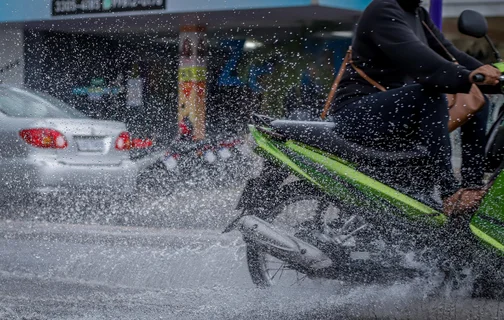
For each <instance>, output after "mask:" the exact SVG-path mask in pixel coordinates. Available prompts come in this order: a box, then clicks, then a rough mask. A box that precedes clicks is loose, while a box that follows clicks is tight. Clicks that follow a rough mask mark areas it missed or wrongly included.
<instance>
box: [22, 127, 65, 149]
mask: <svg viewBox="0 0 504 320" xmlns="http://www.w3.org/2000/svg"><path fill="white" fill-rule="evenodd" d="M19 135H20V136H21V138H23V140H24V141H26V142H27V143H29V144H30V145H32V146H34V147H37V148H46V149H65V148H66V147H67V146H68V142H67V141H66V139H65V136H64V135H63V134H62V133H61V132H59V131H57V130H54V129H48V128H34V129H25V130H21V131H20V132H19Z"/></svg>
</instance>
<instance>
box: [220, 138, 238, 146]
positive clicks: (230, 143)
mask: <svg viewBox="0 0 504 320" xmlns="http://www.w3.org/2000/svg"><path fill="white" fill-rule="evenodd" d="M240 143H241V140H240V139H235V140H233V141H226V142H222V143H221V144H220V146H221V147H223V148H232V147H234V146H236V145H237V144H240Z"/></svg>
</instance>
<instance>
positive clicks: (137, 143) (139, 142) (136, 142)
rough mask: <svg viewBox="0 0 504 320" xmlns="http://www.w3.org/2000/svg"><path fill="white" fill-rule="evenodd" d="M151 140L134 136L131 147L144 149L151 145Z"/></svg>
mask: <svg viewBox="0 0 504 320" xmlns="http://www.w3.org/2000/svg"><path fill="white" fill-rule="evenodd" d="M152 144H153V143H152V140H151V139H139V138H135V139H133V141H132V145H131V147H132V148H134V149H146V148H150V147H152Z"/></svg>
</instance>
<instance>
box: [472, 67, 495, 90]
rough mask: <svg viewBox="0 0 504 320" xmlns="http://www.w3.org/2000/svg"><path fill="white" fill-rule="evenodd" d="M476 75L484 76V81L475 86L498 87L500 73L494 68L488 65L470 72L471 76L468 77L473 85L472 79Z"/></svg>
mask: <svg viewBox="0 0 504 320" xmlns="http://www.w3.org/2000/svg"><path fill="white" fill-rule="evenodd" d="M476 74H482V75H484V76H485V80H484V81H483V82H478V83H477V84H479V85H486V86H495V85H498V84H499V79H500V77H501V72H500V71H499V69H497V68H495V67H494V66H491V65H489V64H486V65H484V66H481V67H479V68H478V69H476V70H474V71H473V72H471V74H470V75H469V81H471V82H472V83H474V80H473V77H474V76H475V75H476Z"/></svg>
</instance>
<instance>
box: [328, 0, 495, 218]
mask: <svg viewBox="0 0 504 320" xmlns="http://www.w3.org/2000/svg"><path fill="white" fill-rule="evenodd" d="M420 2H421V0H374V1H372V2H371V4H370V5H369V6H368V7H367V8H366V9H365V11H364V12H363V14H362V16H361V18H360V21H359V23H358V26H357V28H356V31H355V36H354V39H353V44H352V56H351V59H352V62H353V64H354V65H355V66H356V67H357V68H359V69H361V70H362V71H363V72H364V73H365V74H366V75H367V76H368V77H369V78H371V79H373V80H374V81H376V82H377V83H378V84H379V85H381V86H382V87H384V88H385V89H386V91H380V90H379V89H378V88H377V86H374V85H372V84H371V83H370V82H369V81H368V80H366V79H365V78H364V77H363V76H362V75H359V73H358V72H357V71H356V69H355V68H353V67H352V65H351V64H349V65H347V68H346V70H345V73H344V75H343V78H342V80H341V82H340V85H339V88H338V91H337V93H336V96H335V99H334V101H333V104H332V108H331V112H330V114H331V115H332V116H333V118H334V119H335V121H336V122H337V124H338V128H339V129H338V130H340V132H341V134H342V135H343V136H344V137H345V138H346V139H348V140H351V141H355V142H358V143H361V144H364V145H366V146H372V147H374V148H380V149H386V150H390V151H399V150H401V148H404V147H405V146H408V145H410V146H411V145H413V144H419V145H422V146H425V147H426V148H427V150H428V152H429V155H430V157H431V158H432V159H433V163H434V166H435V168H437V172H428V173H426V175H429V176H431V177H436V179H433V180H432V181H431V182H430V183H426V185H425V186H424V189H423V190H425V192H430V191H429V190H432V189H434V186H435V185H437V186H439V190H440V193H441V198H442V199H443V203H444V206H445V208H448V207H451V209H450V210H445V213H447V214H451V213H453V212H460V211H462V209H465V211H467V210H471V209H475V208H476V206H477V205H478V204H479V201H480V200H481V198H482V196H483V194H484V191H482V190H481V189H478V188H481V187H482V186H483V174H484V164H483V161H484V147H485V140H486V138H485V129H486V123H487V119H488V109H489V108H488V100H487V103H486V105H485V106H484V107H483V108H482V109H481V111H480V112H479V113H477V114H476V115H475V116H474V117H473V118H471V120H470V121H469V122H467V123H466V124H464V125H463V126H462V128H461V138H462V172H461V175H462V181H461V182H459V181H458V180H457V179H456V178H455V175H454V172H453V167H452V163H451V140H450V134H449V131H448V101H447V99H446V96H445V94H446V93H468V92H469V90H470V87H471V85H472V84H473V80H472V77H473V75H475V74H478V73H479V74H483V75H484V76H485V80H484V82H482V83H478V86H479V87H480V89H481V90H482V91H483V92H484V93H498V92H499V89H498V87H497V86H496V84H498V83H499V77H500V76H501V74H500V72H499V71H498V70H497V69H496V68H494V67H493V66H489V65H482V63H480V62H479V61H477V60H476V59H474V58H472V57H471V56H469V55H467V54H465V53H463V52H461V51H459V50H458V49H457V48H455V46H454V45H453V44H452V43H450V42H449V41H448V40H446V39H445V37H444V36H443V34H442V33H441V32H440V31H439V30H438V28H436V26H435V25H434V23H433V22H432V20H431V19H430V17H429V14H428V12H427V11H426V10H425V9H424V8H422V7H421V6H420ZM422 21H423V22H425V23H426V24H427V26H428V28H430V29H431V30H432V31H433V34H434V35H433V34H431V33H430V32H429V31H426V28H425V27H424V25H423V22H422ZM434 36H435V37H434ZM436 38H437V39H436ZM439 41H440V42H441V43H442V44H443V45H444V47H446V49H447V50H448V51H449V52H450V53H451V55H453V56H454V57H455V58H456V60H457V61H458V63H459V64H458V65H457V64H455V63H453V62H452V61H450V58H449V57H448V55H447V53H446V52H445V51H444V49H443V48H442V46H441V45H440V44H439ZM457 190H458V192H457ZM454 203H456V204H457V205H456V206H455V208H453V204H454Z"/></svg>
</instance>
